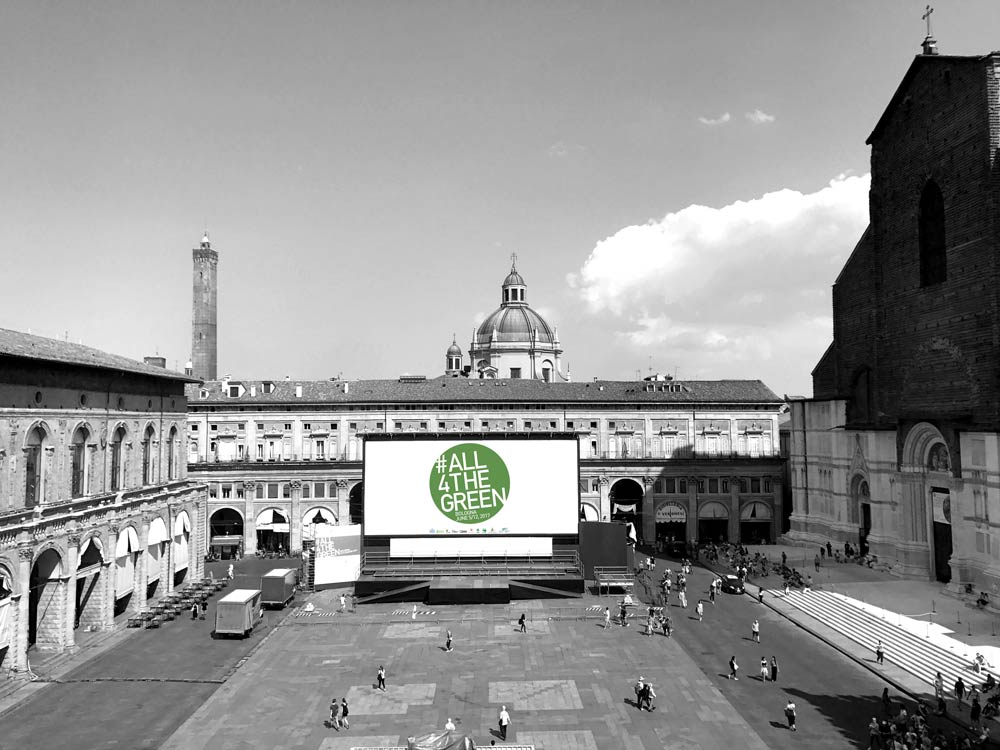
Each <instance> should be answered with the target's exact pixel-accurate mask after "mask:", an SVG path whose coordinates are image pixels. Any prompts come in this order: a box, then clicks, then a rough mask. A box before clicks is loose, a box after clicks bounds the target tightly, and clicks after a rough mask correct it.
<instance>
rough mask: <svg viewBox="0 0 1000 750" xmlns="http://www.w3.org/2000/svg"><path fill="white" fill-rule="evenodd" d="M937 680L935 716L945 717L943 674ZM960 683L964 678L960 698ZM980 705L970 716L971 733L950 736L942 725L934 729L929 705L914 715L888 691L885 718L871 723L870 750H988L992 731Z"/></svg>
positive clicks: (917, 708)
mask: <svg viewBox="0 0 1000 750" xmlns="http://www.w3.org/2000/svg"><path fill="white" fill-rule="evenodd" d="M937 676H938V680H937V682H936V684H935V692H937V694H938V696H937V700H938V710H937V711H934V712H933V713H934V715H937V716H942V715H944V714H945V713H946V709H945V708H944V706H943V703H944V697H943V689H942V687H941V685H940V682H941V673H940V672H939V673H938V675H937ZM960 682H962V680H961V678H959V680H958V681H957V682H956V687H955V693H956V697H957V696H958V695H959V694H960V692H964V687H962V686H960V685H959V683H960ZM978 705H979V703H978V700H976V701H974V703H973V707H972V710H971V714H970V725H971V729H972V731H971V733H966V732H961V731H958V730H953V731H951V732H950V733H948V732H946V731H945V730H944V729H943V728H942V725H940V724H939V725H938V726H937V727H932V726H931V724H930V715H931V711H930V708H929V706H928V704H927V703H926V702H924V701H919V702H917V703H916V704H915V706H914V709H913V711H912V712H910V711H908V710H907V703H906V702H905V701H894V700H893V699H892V698H891V697H890V695H889V688H885V689H884V690H883V691H882V717H881V718H879V717H877V716H873V717H871V721H870V722H869V723H868V750H876V749H878V750H882V749H883V748H884V749H885V750H973V749H974V748H985V747H988V746H989V743H990V729H989V727H988V726H987V725H986V724H985V723H982V722H981V716H980V712H979V711H977V710H976V706H978ZM959 707H961V699H959Z"/></svg>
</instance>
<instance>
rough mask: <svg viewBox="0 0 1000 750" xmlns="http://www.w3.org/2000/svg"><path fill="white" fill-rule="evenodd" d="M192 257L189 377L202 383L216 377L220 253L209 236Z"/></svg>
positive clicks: (195, 249)
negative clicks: (213, 246) (190, 374)
mask: <svg viewBox="0 0 1000 750" xmlns="http://www.w3.org/2000/svg"><path fill="white" fill-rule="evenodd" d="M191 254H192V255H193V257H194V284H193V292H194V293H193V295H192V297H193V299H192V314H191V364H192V374H193V375H194V377H196V378H201V379H202V380H215V379H216V377H217V375H218V353H219V338H218V325H217V307H218V296H219V285H218V281H217V276H216V272H217V270H218V266H219V253H218V252H216V251H215V250H213V249H212V244H211V243H210V242H209V241H208V233H207V232H206V233H205V236H204V237H202V238H201V247H196V248H194V250H192V253H191Z"/></svg>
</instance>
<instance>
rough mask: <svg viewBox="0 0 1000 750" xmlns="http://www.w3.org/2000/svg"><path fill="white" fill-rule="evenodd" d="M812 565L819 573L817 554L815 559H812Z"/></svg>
mask: <svg viewBox="0 0 1000 750" xmlns="http://www.w3.org/2000/svg"><path fill="white" fill-rule="evenodd" d="M813 566H814V567H815V568H816V572H817V573H819V555H816V559H815V560H813Z"/></svg>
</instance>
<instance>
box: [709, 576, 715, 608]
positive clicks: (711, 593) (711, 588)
mask: <svg viewBox="0 0 1000 750" xmlns="http://www.w3.org/2000/svg"><path fill="white" fill-rule="evenodd" d="M708 600H709V601H710V602H712V604H715V581H712V582H711V583H710V584H708Z"/></svg>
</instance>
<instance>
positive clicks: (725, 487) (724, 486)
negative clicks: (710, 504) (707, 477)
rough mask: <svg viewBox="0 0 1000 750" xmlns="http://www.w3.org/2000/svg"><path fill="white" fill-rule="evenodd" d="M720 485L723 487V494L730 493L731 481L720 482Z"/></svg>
mask: <svg viewBox="0 0 1000 750" xmlns="http://www.w3.org/2000/svg"><path fill="white" fill-rule="evenodd" d="M720 484H721V485H722V491H723V492H729V480H728V479H723V480H722V481H721V482H720Z"/></svg>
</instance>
